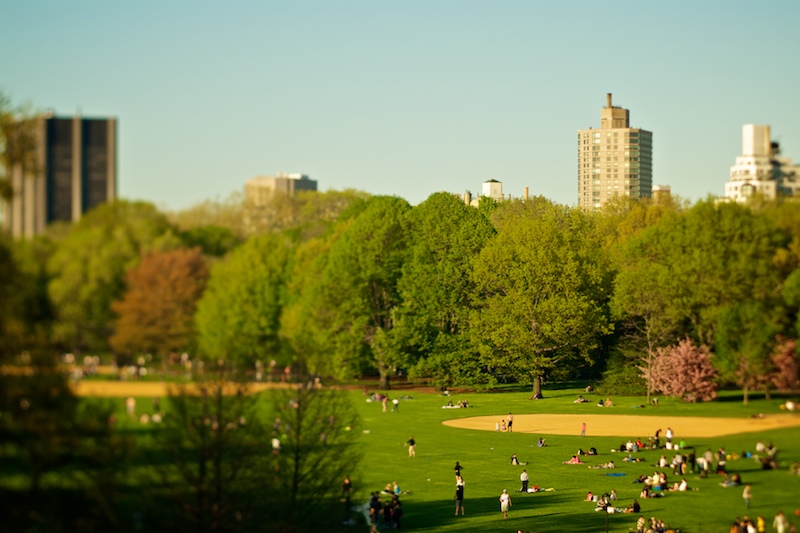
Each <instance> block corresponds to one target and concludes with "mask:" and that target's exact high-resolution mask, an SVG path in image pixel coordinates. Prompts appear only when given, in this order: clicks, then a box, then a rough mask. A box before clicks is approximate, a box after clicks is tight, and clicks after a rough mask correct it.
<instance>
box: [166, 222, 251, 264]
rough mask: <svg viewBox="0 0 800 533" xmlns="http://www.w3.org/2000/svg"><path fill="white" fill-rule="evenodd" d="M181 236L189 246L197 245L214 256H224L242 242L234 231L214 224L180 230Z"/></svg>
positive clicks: (206, 253) (205, 252)
mask: <svg viewBox="0 0 800 533" xmlns="http://www.w3.org/2000/svg"><path fill="white" fill-rule="evenodd" d="M180 238H181V241H183V243H184V244H185V245H186V246H187V247H189V248H194V247H195V246H197V247H199V248H200V249H201V250H203V253H204V254H205V255H209V256H212V257H223V256H224V255H225V254H227V253H228V252H230V251H231V250H233V249H234V248H236V247H237V246H239V244H241V242H240V241H239V239H238V238H237V237H236V235H235V234H234V233H233V231H231V230H230V229H228V228H225V227H222V226H214V225H209V226H197V227H194V228H189V229H187V230H185V231H182V232H180Z"/></svg>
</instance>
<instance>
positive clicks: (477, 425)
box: [443, 414, 800, 438]
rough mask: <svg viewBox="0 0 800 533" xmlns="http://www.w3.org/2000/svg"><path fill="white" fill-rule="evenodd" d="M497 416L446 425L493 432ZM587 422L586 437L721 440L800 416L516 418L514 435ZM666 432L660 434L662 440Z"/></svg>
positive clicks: (561, 430)
mask: <svg viewBox="0 0 800 533" xmlns="http://www.w3.org/2000/svg"><path fill="white" fill-rule="evenodd" d="M500 418H501V417H498V416H476V417H471V418H460V419H457V420H447V421H445V422H443V424H444V425H446V426H451V427H458V428H465V429H478V430H483V431H494V430H495V423H496V422H498V421H499V420H500ZM584 422H586V435H587V436H600V437H626V438H629V437H644V436H646V435H653V434H654V433H655V432H656V430H657V429H658V428H661V429H662V430H664V431H666V429H667V428H668V427H671V428H672V430H673V431H674V432H675V436H676V438H683V437H693V438H699V437H722V436H726V435H735V434H738V433H753V432H756V431H768V430H770V429H780V428H786V427H794V426H800V415H795V414H775V415H767V416H765V417H764V418H700V417H687V416H637V415H514V432H518V433H532V434H537V435H538V434H541V435H580V432H581V424H582V423H584ZM664 431H662V432H661V436H662V438H663V437H664Z"/></svg>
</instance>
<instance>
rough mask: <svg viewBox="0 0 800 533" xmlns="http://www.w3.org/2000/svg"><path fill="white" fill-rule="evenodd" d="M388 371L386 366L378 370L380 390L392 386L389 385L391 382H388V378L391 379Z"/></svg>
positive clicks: (388, 388)
mask: <svg viewBox="0 0 800 533" xmlns="http://www.w3.org/2000/svg"><path fill="white" fill-rule="evenodd" d="M389 371H390V369H388V368H387V369H381V370H380V374H381V381H380V384H379V386H378V388H380V389H381V390H391V388H392V387H391V383H390V382H389V381H390V379H391V377H390V376H389Z"/></svg>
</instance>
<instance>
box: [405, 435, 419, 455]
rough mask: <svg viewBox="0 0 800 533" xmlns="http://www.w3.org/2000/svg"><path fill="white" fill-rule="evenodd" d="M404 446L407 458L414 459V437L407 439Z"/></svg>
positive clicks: (415, 449) (415, 453)
mask: <svg viewBox="0 0 800 533" xmlns="http://www.w3.org/2000/svg"><path fill="white" fill-rule="evenodd" d="M405 446H408V456H409V457H416V456H417V442H416V441H415V440H414V436H413V435H412V436H410V437H408V440H407V441H406V443H405Z"/></svg>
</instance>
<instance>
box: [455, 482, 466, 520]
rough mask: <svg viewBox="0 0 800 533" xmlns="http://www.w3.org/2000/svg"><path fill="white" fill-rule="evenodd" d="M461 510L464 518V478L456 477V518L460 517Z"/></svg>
mask: <svg viewBox="0 0 800 533" xmlns="http://www.w3.org/2000/svg"><path fill="white" fill-rule="evenodd" d="M459 509H460V510H461V516H464V478H462V477H461V476H460V475H456V516H458V511H459Z"/></svg>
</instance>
